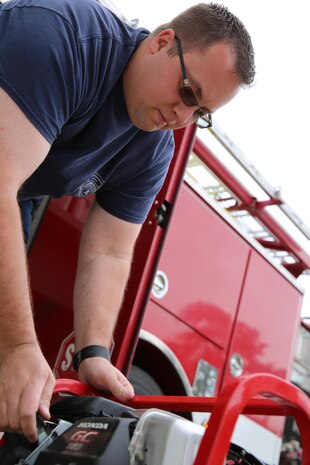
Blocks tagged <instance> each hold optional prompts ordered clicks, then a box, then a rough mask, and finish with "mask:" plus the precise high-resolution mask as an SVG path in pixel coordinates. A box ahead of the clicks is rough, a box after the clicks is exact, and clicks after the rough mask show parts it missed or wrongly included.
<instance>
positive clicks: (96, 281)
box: [74, 202, 140, 401]
mask: <svg viewBox="0 0 310 465" xmlns="http://www.w3.org/2000/svg"><path fill="white" fill-rule="evenodd" d="M139 231H140V225H137V224H133V223H129V222H127V221H123V220H121V219H118V218H116V217H114V216H112V215H110V214H109V213H107V212H106V211H105V210H103V209H102V208H101V207H100V206H99V205H98V204H97V202H94V204H93V206H92V208H91V211H90V214H89V216H88V219H87V221H86V224H85V227H84V231H83V234H82V240H81V245H80V255H79V265H78V272H77V278H76V285H75V293H74V307H75V341H76V349H77V350H80V349H82V348H83V347H86V346H88V345H93V344H98V345H103V346H105V347H108V348H109V347H111V344H112V338H113V330H114V326H115V323H116V320H117V316H118V312H119V308H120V306H121V303H122V298H123V293H124V289H125V286H126V283H127V279H128V276H129V271H130V267H131V258H132V252H133V246H134V243H135V241H136V238H137V236H138V233H139ZM79 376H80V379H81V380H82V381H86V382H88V383H89V384H92V385H93V386H94V387H96V388H98V389H108V390H109V391H111V392H112V394H114V395H115V396H116V397H117V398H118V399H120V400H123V401H125V400H129V399H130V398H131V397H132V396H133V389H132V386H131V385H130V383H129V382H128V381H127V379H126V378H125V377H124V376H123V375H122V373H120V372H119V370H117V369H116V368H115V367H113V366H112V365H111V364H110V362H108V361H107V360H105V359H103V358H98V357H94V358H89V359H86V360H84V361H83V362H82V363H81V364H80V369H79Z"/></svg>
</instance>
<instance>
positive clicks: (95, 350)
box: [72, 345, 110, 371]
mask: <svg viewBox="0 0 310 465" xmlns="http://www.w3.org/2000/svg"><path fill="white" fill-rule="evenodd" d="M92 357H102V358H105V359H106V360H110V351H109V349H107V348H106V347H104V346H97V345H92V346H87V347H84V349H81V350H79V351H78V352H76V354H75V355H74V357H73V362H72V368H73V370H74V371H79V366H80V363H81V362H82V361H83V360H85V359H86V358H92Z"/></svg>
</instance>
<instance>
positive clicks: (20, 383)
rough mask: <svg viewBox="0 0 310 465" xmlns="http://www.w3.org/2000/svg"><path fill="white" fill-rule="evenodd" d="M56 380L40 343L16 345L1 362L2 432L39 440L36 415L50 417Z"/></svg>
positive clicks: (0, 426) (0, 402)
mask: <svg viewBox="0 0 310 465" xmlns="http://www.w3.org/2000/svg"><path fill="white" fill-rule="evenodd" d="M54 385H55V380H54V376H53V373H52V371H51V369H50V367H49V365H48V364H47V362H46V360H45V358H44V357H43V355H42V352H41V350H40V348H39V346H38V345H37V344H21V345H19V346H15V347H14V348H12V349H11V350H10V351H9V352H7V353H6V354H5V355H3V356H2V358H1V361H0V431H14V432H20V433H23V434H24V435H25V436H26V437H27V439H28V440H29V441H31V442H34V441H36V440H37V427H36V413H37V412H38V413H40V415H41V416H42V417H43V418H45V419H49V418H50V413H49V405H50V400H51V397H52V394H53V388H54Z"/></svg>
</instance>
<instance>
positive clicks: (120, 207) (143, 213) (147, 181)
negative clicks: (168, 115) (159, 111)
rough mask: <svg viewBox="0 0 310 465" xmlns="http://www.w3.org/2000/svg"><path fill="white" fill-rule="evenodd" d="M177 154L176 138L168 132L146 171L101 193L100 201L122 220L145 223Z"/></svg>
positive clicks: (138, 171)
mask: <svg viewBox="0 0 310 465" xmlns="http://www.w3.org/2000/svg"><path fill="white" fill-rule="evenodd" d="M153 135H154V133H153ZM173 151H174V139H173V135H172V133H171V134H168V133H166V134H164V136H162V137H161V139H160V140H159V141H158V144H157V146H156V147H155V149H154V148H153V154H152V157H151V159H152V163H149V165H148V166H147V167H145V169H143V170H137V174H136V175H135V176H132V177H131V178H130V179H129V180H127V181H126V182H125V183H120V185H118V186H115V187H114V188H112V189H104V188H103V189H100V190H99V191H98V192H97V194H96V199H97V202H98V203H99V205H100V206H101V207H102V208H103V209H104V210H106V211H107V212H109V213H111V214H112V215H114V216H116V217H118V218H121V219H123V220H125V221H129V222H131V223H136V224H142V223H143V222H144V221H145V219H146V217H147V215H148V212H149V210H150V208H151V206H152V203H153V201H154V199H155V197H156V195H157V194H158V192H159V191H160V189H161V187H162V185H163V183H164V180H165V177H166V174H167V171H168V168H169V164H170V161H171V158H172V155H173ZM143 155H144V156H145V155H146V154H145V153H144V154H142V156H143ZM124 170H126V168H124Z"/></svg>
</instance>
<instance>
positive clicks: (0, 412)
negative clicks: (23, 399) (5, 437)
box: [0, 395, 8, 431]
mask: <svg viewBox="0 0 310 465" xmlns="http://www.w3.org/2000/svg"><path fill="white" fill-rule="evenodd" d="M0 397H2V398H3V397H4V396H2V395H1V396H0ZM7 428H8V407H7V403H6V402H5V401H2V402H0V431H6V430H7Z"/></svg>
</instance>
